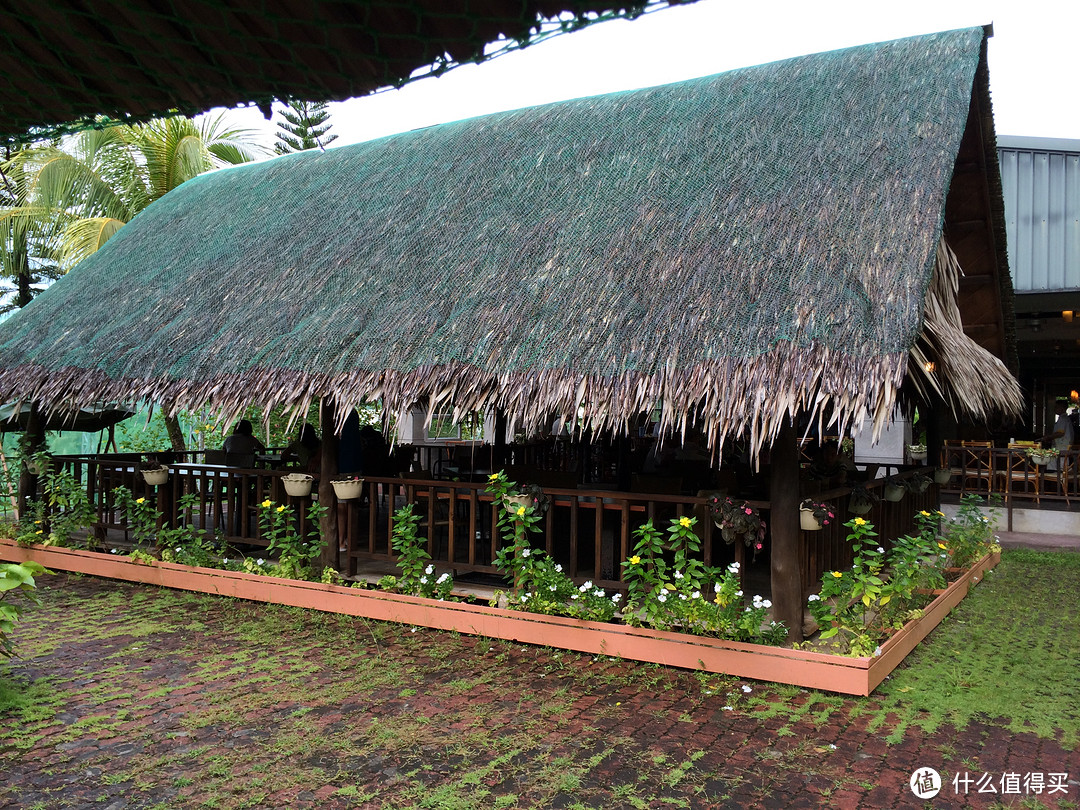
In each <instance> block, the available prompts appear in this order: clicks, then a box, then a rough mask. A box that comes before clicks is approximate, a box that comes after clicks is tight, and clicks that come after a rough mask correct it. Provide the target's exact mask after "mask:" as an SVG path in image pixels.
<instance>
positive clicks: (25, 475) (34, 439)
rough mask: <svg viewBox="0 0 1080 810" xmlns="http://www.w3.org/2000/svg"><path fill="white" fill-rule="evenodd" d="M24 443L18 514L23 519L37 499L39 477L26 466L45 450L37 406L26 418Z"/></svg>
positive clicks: (43, 429) (42, 428)
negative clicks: (33, 501) (31, 458)
mask: <svg viewBox="0 0 1080 810" xmlns="http://www.w3.org/2000/svg"><path fill="white" fill-rule="evenodd" d="M25 434H26V435H25V437H24V442H23V452H22V453H21V454H20V455H21V458H20V461H21V468H20V470H19V498H18V504H19V508H18V514H17V515H16V517H19V518H22V517H24V516H25V515H26V514H27V510H28V509H29V501H30V499H31V498H36V497H37V483H38V477H37V476H36V475H34V474H33V473H31V472H30V470H29V468H28V467H27V466H26V460H27V459H28V458H30V456H32V455H33V454H34V453H36V452H38V451H39V450H44V449H45V428H44V421H43V420H42V419H41V415H40V414H39V413H38V409H37V405H31V406H30V413H29V414H27V416H26V429H25Z"/></svg>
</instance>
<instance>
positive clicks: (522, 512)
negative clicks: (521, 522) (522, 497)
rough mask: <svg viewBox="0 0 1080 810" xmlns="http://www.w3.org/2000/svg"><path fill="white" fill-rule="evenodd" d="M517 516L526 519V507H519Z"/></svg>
mask: <svg viewBox="0 0 1080 810" xmlns="http://www.w3.org/2000/svg"><path fill="white" fill-rule="evenodd" d="M517 516H518V517H525V507H524V506H519V507H518V510H517Z"/></svg>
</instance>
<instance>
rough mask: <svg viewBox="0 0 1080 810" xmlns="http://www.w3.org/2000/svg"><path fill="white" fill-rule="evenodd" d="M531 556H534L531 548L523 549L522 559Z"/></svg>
mask: <svg viewBox="0 0 1080 810" xmlns="http://www.w3.org/2000/svg"><path fill="white" fill-rule="evenodd" d="M530 554H532V549H531V548H523V549H522V550H521V556H522V557H528V556H529V555H530Z"/></svg>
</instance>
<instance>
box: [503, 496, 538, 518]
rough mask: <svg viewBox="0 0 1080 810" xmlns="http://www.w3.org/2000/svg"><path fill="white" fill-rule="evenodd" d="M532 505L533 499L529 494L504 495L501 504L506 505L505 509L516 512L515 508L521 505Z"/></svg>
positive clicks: (527, 506) (526, 506)
mask: <svg viewBox="0 0 1080 810" xmlns="http://www.w3.org/2000/svg"><path fill="white" fill-rule="evenodd" d="M532 505H533V499H532V496H531V495H504V496H503V506H505V507H506V511H508V512H513V513H514V514H517V510H518V509H520V508H521V507H523V506H524V507H525V508H526V509H528V508H529V507H531V506H532Z"/></svg>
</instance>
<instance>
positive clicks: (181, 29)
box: [0, 0, 692, 143]
mask: <svg viewBox="0 0 1080 810" xmlns="http://www.w3.org/2000/svg"><path fill="white" fill-rule="evenodd" d="M679 2H680V0H671V2H670V4H671V5H677V4H679ZM682 2H692V0H682ZM668 5H669V2H667V0H635V2H610V0H607V2H605V1H604V0H364V2H352V1H350V0H261V2H258V3H237V2H234V1H231V0H95V2H93V3H73V2H67V3H65V2H61V3H57V2H34V3H30V2H23V1H22V0H17V2H14V3H5V5H4V11H3V14H0V76H3V77H4V81H3V82H2V83H0V143H2V142H4V141H7V140H27V139H31V138H39V137H46V136H49V135H52V134H56V133H60V132H67V131H72V130H74V129H79V128H85V127H87V126H90V125H93V124H94V123H95V117H96V116H99V115H104V116H108V117H109V118H111V119H114V120H120V121H124V122H132V121H138V120H146V119H148V118H150V117H152V116H155V115H163V114H166V113H168V112H169V111H175V112H179V113H183V114H186V115H193V114H196V113H200V112H204V111H205V110H207V109H209V108H211V107H232V106H235V105H237V104H245V103H251V102H255V103H259V104H261V105H269V103H270V102H271V101H272V100H273V99H275V98H280V99H284V98H287V97H290V96H291V97H298V98H302V99H309V100H319V101H326V100H338V101H340V100H342V99H346V98H351V97H354V96H362V95H366V94H368V93H371V92H373V91H375V90H378V89H380V88H387V87H394V86H400V85H401V84H403V83H405V82H407V81H409V80H411V79H412V78H418V77H420V76H423V75H431V74H438V73H442V72H444V71H445V70H447V69H449V68H450V67H452V66H455V65H458V64H462V63H466V62H473V61H480V60H483V59H486V58H491V57H492V56H493V55H496V54H498V53H501V52H504V51H506V50H512V49H516V48H519V47H524V46H525V45H528V44H530V43H533V42H536V41H537V40H539V39H544V38H546V37H548V36H551V35H553V34H557V33H564V32H568V31H574V30H577V29H579V28H581V27H584V26H586V25H589V24H592V23H594V22H598V21H602V20H606V19H613V18H617V17H624V18H633V17H636V16H639V15H640V14H642V13H644V12H647V11H650V10H655V9H659V8H664V7H667V6H668ZM500 38H501V41H500ZM496 42H497V44H495V45H493V46H489V47H486V46H488V44H489V43H496ZM100 123H101V122H100V121H99V122H97V124H98V125H100Z"/></svg>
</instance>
